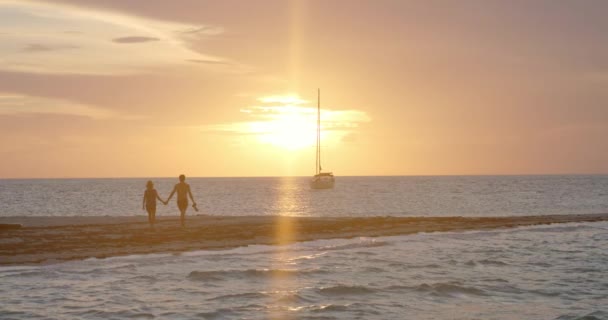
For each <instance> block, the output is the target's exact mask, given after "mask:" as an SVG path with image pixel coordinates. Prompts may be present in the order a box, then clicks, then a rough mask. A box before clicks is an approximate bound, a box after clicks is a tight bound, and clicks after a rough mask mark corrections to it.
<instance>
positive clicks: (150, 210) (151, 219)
mask: <svg viewBox="0 0 608 320" xmlns="http://www.w3.org/2000/svg"><path fill="white" fill-rule="evenodd" d="M146 211H148V223H150V226H151V227H152V226H153V225H154V214H155V211H156V208H153V207H146Z"/></svg>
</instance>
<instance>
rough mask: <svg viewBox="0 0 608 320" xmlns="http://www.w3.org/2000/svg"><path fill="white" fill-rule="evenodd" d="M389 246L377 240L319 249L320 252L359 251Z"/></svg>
mask: <svg viewBox="0 0 608 320" xmlns="http://www.w3.org/2000/svg"><path fill="white" fill-rule="evenodd" d="M388 244H389V242H388V241H380V240H376V239H372V240H363V241H359V242H355V243H347V244H342V245H331V246H323V247H319V248H318V250H322V251H330V250H349V249H358V248H375V247H384V246H387V245H388Z"/></svg>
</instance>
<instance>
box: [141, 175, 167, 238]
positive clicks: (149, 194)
mask: <svg viewBox="0 0 608 320" xmlns="http://www.w3.org/2000/svg"><path fill="white" fill-rule="evenodd" d="M156 199H158V200H160V202H162V203H165V202H164V201H163V199H161V198H160V197H159V196H158V192H156V189H154V183H153V182H152V181H150V180H148V183H146V191H144V200H143V203H142V205H141V208H142V209H146V211H148V222H150V227H154V222H156ZM165 204H166V203H165Z"/></svg>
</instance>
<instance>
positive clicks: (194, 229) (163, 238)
mask: <svg viewBox="0 0 608 320" xmlns="http://www.w3.org/2000/svg"><path fill="white" fill-rule="evenodd" d="M596 221H608V213H603V214H579V215H538V216H509V217H391V216H386V217H358V218H354V217H351V218H345V217H286V216H212V215H199V216H188V218H187V225H186V227H185V228H182V227H180V225H179V219H178V218H177V217H160V218H159V219H158V221H157V224H156V226H155V227H154V228H153V229H152V228H150V226H149V224H148V222H147V217H145V216H132V217H109V216H106V217H0V225H5V226H7V227H6V228H0V265H31V264H50V263H58V262H63V261H68V260H75V259H87V258H106V257H114V256H124V255H133V254H148V253H167V252H172V253H177V252H185V251H194V250H219V249H228V248H235V247H239V246H248V245H282V244H289V243H294V242H299V241H309V240H319V239H335V238H354V237H379V236H392V235H405V234H413V233H419V232H445V231H465V230H482V229H496V228H513V227H521V226H532V225H541V224H553V223H572V222H596ZM15 225H21V226H20V227H19V226H17V227H15Z"/></svg>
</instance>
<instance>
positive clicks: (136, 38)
mask: <svg viewBox="0 0 608 320" xmlns="http://www.w3.org/2000/svg"><path fill="white" fill-rule="evenodd" d="M152 41H160V38H156V37H141V36H131V37H120V38H114V39H112V42H116V43H142V42H152Z"/></svg>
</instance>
